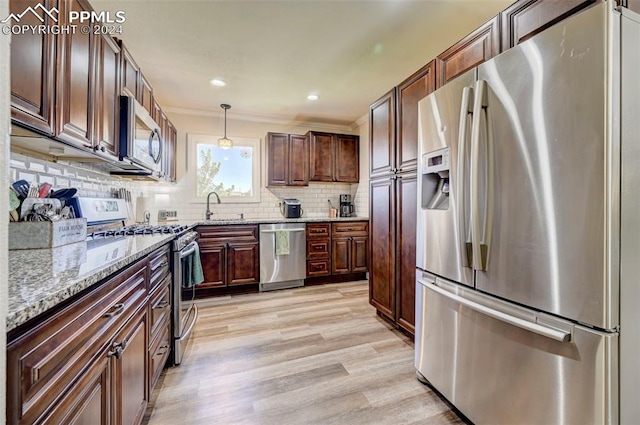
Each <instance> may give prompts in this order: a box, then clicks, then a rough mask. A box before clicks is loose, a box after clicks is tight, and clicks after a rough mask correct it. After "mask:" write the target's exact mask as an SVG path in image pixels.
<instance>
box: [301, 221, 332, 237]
mask: <svg viewBox="0 0 640 425" xmlns="http://www.w3.org/2000/svg"><path fill="white" fill-rule="evenodd" d="M330 236H331V223H313V224H309V223H307V239H309V238H329V237H330Z"/></svg>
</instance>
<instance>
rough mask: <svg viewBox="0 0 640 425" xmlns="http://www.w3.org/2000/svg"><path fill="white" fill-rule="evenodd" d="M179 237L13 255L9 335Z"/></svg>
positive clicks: (114, 240)
mask: <svg viewBox="0 0 640 425" xmlns="http://www.w3.org/2000/svg"><path fill="white" fill-rule="evenodd" d="M173 238H174V236H173V235H167V234H155V235H140V236H125V237H117V238H105V239H96V240H90V241H88V242H78V243H75V244H71V245H65V246H61V247H57V248H52V249H30V250H16V251H9V309H8V312H7V331H10V330H12V329H15V328H17V327H18V326H20V325H22V324H23V323H25V322H27V321H28V320H29V319H32V318H34V317H36V316H38V315H39V314H42V313H44V312H45V311H47V310H49V309H50V308H53V307H55V306H56V305H57V304H59V303H60V302H62V301H64V300H66V299H69V298H71V297H72V296H73V295H75V294H77V293H79V292H81V291H82V290H84V289H86V288H88V287H90V286H91V285H94V284H95V283H97V282H99V281H100V280H102V279H104V278H105V277H107V276H109V275H111V274H113V273H116V272H118V271H120V270H121V269H123V268H124V267H126V266H127V265H128V264H131V263H132V262H134V261H136V260H137V259H139V258H142V257H144V256H145V255H147V254H149V253H150V252H152V251H153V250H155V249H156V248H159V247H161V246H162V245H164V244H166V243H169V242H170V241H171V240H172V239H173Z"/></svg>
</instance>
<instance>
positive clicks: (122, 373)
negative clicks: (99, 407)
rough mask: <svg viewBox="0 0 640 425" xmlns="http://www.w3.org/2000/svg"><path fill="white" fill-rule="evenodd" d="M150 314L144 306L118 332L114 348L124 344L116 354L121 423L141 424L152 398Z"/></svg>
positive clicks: (117, 418) (116, 398) (117, 414)
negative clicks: (149, 350) (150, 385)
mask: <svg viewBox="0 0 640 425" xmlns="http://www.w3.org/2000/svg"><path fill="white" fill-rule="evenodd" d="M147 317H148V316H147V309H146V308H144V307H143V308H142V309H141V310H139V312H138V313H137V314H136V315H135V316H134V317H133V318H132V319H131V320H130V321H129V322H127V324H126V325H125V326H124V327H123V329H122V331H121V332H119V334H118V335H116V337H115V339H114V341H113V345H112V351H110V353H113V352H115V351H117V349H118V344H119V346H120V347H121V348H122V352H121V353H118V354H113V355H112V359H113V368H114V378H113V379H114V394H113V397H114V419H115V423H117V424H122V425H137V424H139V423H140V421H141V420H142V416H143V415H144V412H145V409H146V408H147V403H148V402H149V397H148V394H149V391H148V382H149V377H148V373H149V368H148V365H147V359H148V357H147V346H148V342H147Z"/></svg>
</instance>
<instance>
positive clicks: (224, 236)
mask: <svg viewBox="0 0 640 425" xmlns="http://www.w3.org/2000/svg"><path fill="white" fill-rule="evenodd" d="M197 232H198V242H200V241H201V240H202V241H203V242H205V241H206V240H208V239H213V240H216V241H228V240H229V241H238V240H240V241H243V242H258V226H257V225H240V226H236V225H234V226H222V225H221V226H198V228H197Z"/></svg>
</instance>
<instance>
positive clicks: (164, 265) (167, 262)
mask: <svg viewBox="0 0 640 425" xmlns="http://www.w3.org/2000/svg"><path fill="white" fill-rule="evenodd" d="M168 265H169V260H164V261H163V262H162V263H160V264H159V265H158V267H167V266H168ZM158 267H156V268H158Z"/></svg>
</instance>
